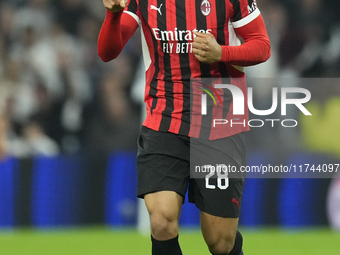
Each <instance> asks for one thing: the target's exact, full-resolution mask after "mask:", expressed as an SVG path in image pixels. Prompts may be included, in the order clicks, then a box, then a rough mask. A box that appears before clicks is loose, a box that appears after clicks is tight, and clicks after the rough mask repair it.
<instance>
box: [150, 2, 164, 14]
mask: <svg viewBox="0 0 340 255" xmlns="http://www.w3.org/2000/svg"><path fill="white" fill-rule="evenodd" d="M162 5H163V4H161V5H160V6H159V7H158V8H157V7H156V6H154V5H150V10H156V11H158V12H159V14H160V15H162V12H161V8H162Z"/></svg>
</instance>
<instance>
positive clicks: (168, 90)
mask: <svg viewBox="0 0 340 255" xmlns="http://www.w3.org/2000/svg"><path fill="white" fill-rule="evenodd" d="M161 4H163V5H162V15H160V14H159V13H158V12H157V27H158V28H159V30H160V31H167V26H166V24H167V16H166V8H165V1H164V0H157V7H159V6H160V5H161ZM161 43H162V45H163V43H169V42H168V41H166V40H165V41H161ZM162 48H163V47H162ZM163 63H164V81H165V84H164V89H165V98H166V103H165V109H164V111H163V112H162V120H161V123H160V127H159V131H164V132H166V131H168V130H169V128H170V124H171V114H172V112H173V111H174V91H173V88H174V83H173V82H172V73H171V61H170V54H169V53H163Z"/></svg>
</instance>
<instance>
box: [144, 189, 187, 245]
mask: <svg viewBox="0 0 340 255" xmlns="http://www.w3.org/2000/svg"><path fill="white" fill-rule="evenodd" d="M144 200H145V204H146V207H147V209H148V211H149V214H150V223H151V235H152V236H153V237H154V238H155V239H157V240H169V239H172V238H174V237H176V236H177V235H178V219H179V215H180V211H181V206H182V203H183V197H182V196H181V195H179V194H178V193H176V192H174V191H158V192H155V193H149V194H146V195H145V196H144Z"/></svg>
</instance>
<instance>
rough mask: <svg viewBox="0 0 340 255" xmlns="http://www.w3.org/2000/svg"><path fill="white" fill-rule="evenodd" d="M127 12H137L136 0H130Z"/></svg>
mask: <svg viewBox="0 0 340 255" xmlns="http://www.w3.org/2000/svg"><path fill="white" fill-rule="evenodd" d="M127 10H128V11H129V12H133V13H135V14H136V13H137V2H136V0H131V1H130V3H129V5H128V9H127Z"/></svg>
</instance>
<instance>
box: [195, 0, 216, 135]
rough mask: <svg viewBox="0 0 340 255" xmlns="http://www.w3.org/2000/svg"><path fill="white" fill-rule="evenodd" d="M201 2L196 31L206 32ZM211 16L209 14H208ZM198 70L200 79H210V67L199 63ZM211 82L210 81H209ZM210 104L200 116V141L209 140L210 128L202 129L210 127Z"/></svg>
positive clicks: (197, 10) (197, 12)
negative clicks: (199, 70)
mask: <svg viewBox="0 0 340 255" xmlns="http://www.w3.org/2000/svg"><path fill="white" fill-rule="evenodd" d="M201 3H202V2H201V1H196V4H195V5H196V24H197V30H198V31H199V30H201V29H202V30H205V31H206V30H207V19H206V16H204V15H203V14H202V12H201ZM210 15H211V14H210ZM200 69H201V77H202V78H203V79H204V78H211V73H210V65H209V64H204V63H201V62H200ZM210 80H211V79H210ZM203 83H207V81H204V80H203ZM208 85H210V86H211V81H209V82H208ZM211 105H212V104H209V103H208V104H207V115H203V116H202V122H201V131H200V135H199V138H202V139H209V136H210V128H203V127H210V123H211V122H212V118H213V116H212V113H213V111H212V109H213V107H212V106H211Z"/></svg>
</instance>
